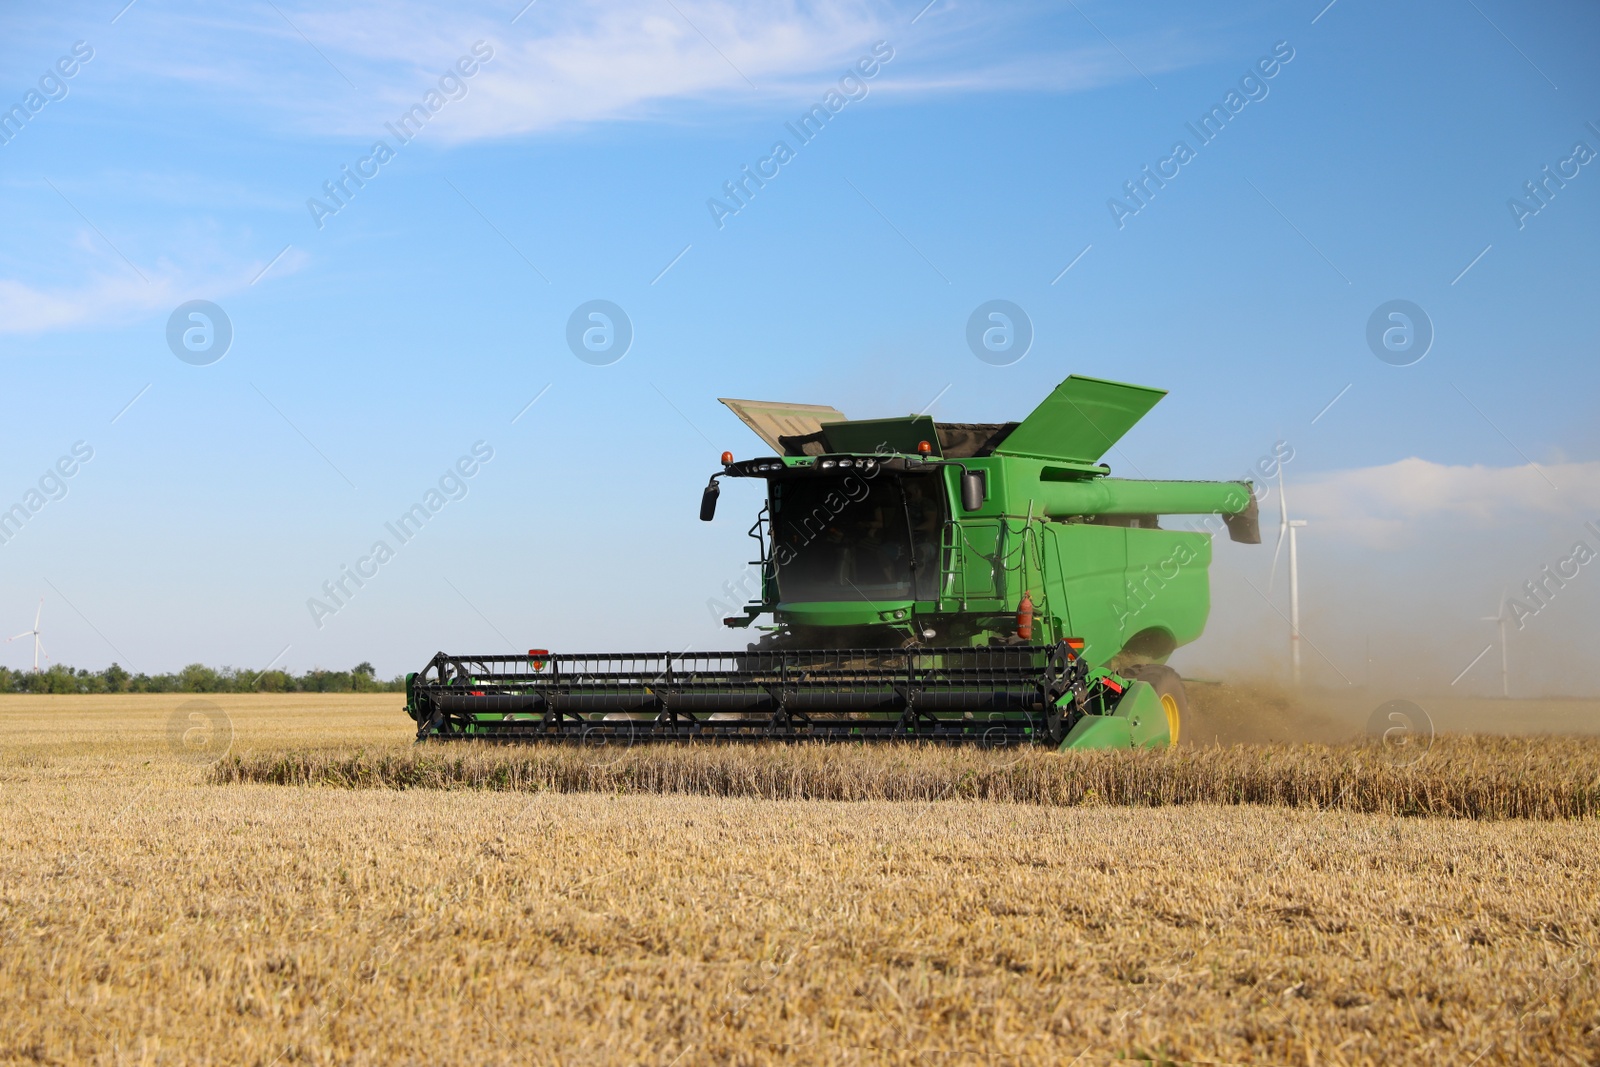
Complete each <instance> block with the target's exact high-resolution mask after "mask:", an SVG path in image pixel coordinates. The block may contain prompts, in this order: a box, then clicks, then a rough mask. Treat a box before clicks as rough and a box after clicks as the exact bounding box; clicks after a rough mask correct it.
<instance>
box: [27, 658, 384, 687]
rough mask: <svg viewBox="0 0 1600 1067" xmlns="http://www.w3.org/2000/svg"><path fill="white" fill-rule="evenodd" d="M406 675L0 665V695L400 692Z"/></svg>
mask: <svg viewBox="0 0 1600 1067" xmlns="http://www.w3.org/2000/svg"><path fill="white" fill-rule="evenodd" d="M405 685H406V680H405V676H404V675H401V676H399V677H397V678H394V679H392V680H390V681H387V682H386V681H382V680H381V679H379V678H378V677H377V671H376V670H375V669H374V668H373V666H372V664H370V663H365V662H363V663H358V664H356V665H355V666H354V667H351V668H350V669H349V670H347V671H326V670H322V669H321V668H313V669H311V670H309V671H306V672H305V673H304V674H291V673H290V672H288V671H274V670H268V671H249V670H240V669H238V668H234V667H221V668H213V667H207V666H206V665H205V664H203V663H191V664H189V665H188V666H187V667H185V668H183V669H182V670H180V671H177V672H176V673H173V674H144V673H143V672H140V673H137V674H135V673H133V672H131V671H128V670H127V669H126V668H124V667H121V666H119V665H118V664H115V663H113V664H112V665H111V666H109V667H107V668H106V669H105V670H103V671H90V670H84V669H82V668H79V669H77V670H74V669H73V668H71V667H68V666H66V665H65V664H60V663H57V664H52V665H51V666H50V667H49V668H47V669H45V670H42V671H14V670H11V669H10V668H9V667H0V693H398V692H403V691H404V690H405Z"/></svg>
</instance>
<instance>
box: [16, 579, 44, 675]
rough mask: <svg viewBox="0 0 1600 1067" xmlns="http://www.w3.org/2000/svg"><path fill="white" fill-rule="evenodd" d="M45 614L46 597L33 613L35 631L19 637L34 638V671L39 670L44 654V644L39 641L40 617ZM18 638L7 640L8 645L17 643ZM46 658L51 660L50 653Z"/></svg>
mask: <svg viewBox="0 0 1600 1067" xmlns="http://www.w3.org/2000/svg"><path fill="white" fill-rule="evenodd" d="M43 614H44V597H40V598H39V610H38V611H36V612H34V613H33V629H31V630H24V631H22V632H21V633H20V634H18V635H17V637H32V638H33V669H34V670H35V671H38V669H39V653H41V652H44V644H43V643H42V642H41V641H40V640H39V617H40V616H41V615H43ZM17 637H8V638H6V644H8V645H9V644H10V643H11V642H13V641H15V640H16V639H17ZM44 654H45V658H46V659H48V658H50V653H48V652H45V653H44Z"/></svg>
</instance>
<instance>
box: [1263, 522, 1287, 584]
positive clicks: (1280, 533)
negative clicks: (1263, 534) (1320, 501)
mask: <svg viewBox="0 0 1600 1067" xmlns="http://www.w3.org/2000/svg"><path fill="white" fill-rule="evenodd" d="M1288 532H1289V525H1288V523H1284V524H1283V525H1282V526H1279V527H1278V543H1277V545H1275V546H1274V547H1273V549H1272V573H1270V574H1268V575H1267V592H1268V593H1270V592H1272V583H1274V582H1276V581H1277V580H1278V553H1280V552H1282V551H1283V535H1284V534H1286V533H1288Z"/></svg>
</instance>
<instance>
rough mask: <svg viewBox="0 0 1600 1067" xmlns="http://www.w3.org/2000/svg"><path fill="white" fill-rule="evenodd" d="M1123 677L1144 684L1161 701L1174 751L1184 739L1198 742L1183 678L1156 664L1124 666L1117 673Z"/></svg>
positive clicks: (1170, 742) (1198, 732)
mask: <svg viewBox="0 0 1600 1067" xmlns="http://www.w3.org/2000/svg"><path fill="white" fill-rule="evenodd" d="M1117 673H1119V674H1121V675H1122V676H1123V677H1124V678H1131V679H1133V680H1135V681H1140V682H1148V683H1149V684H1150V688H1152V689H1154V690H1155V691H1156V698H1157V699H1158V700H1160V701H1161V710H1162V711H1163V712H1165V713H1166V716H1167V736H1168V738H1170V741H1169V742H1168V744H1169V745H1170V746H1171V747H1173V748H1176V747H1178V745H1179V744H1181V743H1183V742H1184V741H1185V740H1191V743H1193V742H1194V741H1198V740H1199V738H1200V737H1201V736H1202V734H1201V732H1200V731H1199V730H1197V729H1195V727H1196V726H1197V725H1198V723H1196V722H1194V716H1193V713H1192V712H1191V710H1190V707H1189V695H1188V694H1187V693H1186V692H1184V689H1183V678H1182V677H1181V676H1180V675H1179V674H1178V672H1177V671H1175V670H1173V669H1172V668H1171V667H1168V666H1165V665H1163V664H1160V663H1140V664H1138V665H1136V666H1133V667H1124V668H1123V669H1122V670H1121V671H1119V672H1117Z"/></svg>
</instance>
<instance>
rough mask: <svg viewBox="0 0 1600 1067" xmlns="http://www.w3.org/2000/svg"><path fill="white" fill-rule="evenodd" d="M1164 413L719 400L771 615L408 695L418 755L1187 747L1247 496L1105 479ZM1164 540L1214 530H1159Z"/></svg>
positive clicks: (1130, 408) (531, 659) (1104, 403)
mask: <svg viewBox="0 0 1600 1067" xmlns="http://www.w3.org/2000/svg"><path fill="white" fill-rule="evenodd" d="M1165 395H1166V393H1165V391H1164V390H1159V389H1150V388H1145V387H1142V386H1137V385H1124V384H1121V383H1118V382H1109V381H1102V380H1100V379H1096V378H1084V377H1079V376H1077V375H1074V376H1072V377H1070V378H1068V379H1067V380H1066V381H1065V382H1062V383H1061V385H1059V386H1058V387H1057V388H1056V389H1055V390H1054V391H1053V392H1052V393H1051V394H1050V396H1049V397H1047V398H1046V399H1045V401H1044V403H1042V404H1040V405H1039V407H1038V408H1037V409H1035V410H1034V412H1033V413H1032V414H1031V415H1029V416H1028V417H1027V418H1026V419H1024V420H1022V421H1021V422H1020V423H1003V424H974V423H937V422H935V421H934V420H933V419H932V418H930V417H928V416H926V415H912V416H907V417H904V418H891V419H863V420H850V419H846V418H845V417H844V416H843V415H841V414H840V413H839V412H837V411H835V410H833V409H832V408H827V407H817V406H812V405H795V404H773V403H765V402H758V401H746V400H724V401H723V403H724V404H726V405H727V406H728V407H729V408H731V409H732V410H733V411H734V413H735V414H737V415H738V416H739V417H740V418H741V419H743V420H744V422H745V423H746V424H747V425H749V427H750V428H751V429H753V430H754V431H755V432H756V433H757V434H758V435H759V436H760V437H761V439H762V440H763V441H765V442H766V443H767V445H768V446H770V447H771V448H772V449H774V450H775V451H776V452H777V453H778V454H777V455H773V456H766V457H763V458H759V459H748V460H740V461H738V462H735V461H734V458H733V456H732V454H731V453H727V452H724V453H723V454H722V469H721V470H720V471H718V472H717V473H715V474H713V475H712V476H711V483H710V484H709V485H707V486H706V489H705V494H704V496H703V498H702V500H701V504H700V518H701V519H704V520H706V521H710V520H711V518H712V517H713V515H714V513H715V511H716V504H717V496H718V493H719V492H720V485H719V483H718V479H720V478H759V479H763V480H765V482H766V489H767V503H766V506H765V508H763V510H762V511H761V513H760V514H759V515H758V516H757V517H756V521H755V523H754V525H752V526H751V528H750V536H751V537H752V538H754V539H755V541H756V543H757V544H758V545H759V546H760V559H759V560H758V561H754V562H758V563H759V565H760V567H761V598H760V600H759V601H756V602H753V603H750V604H748V605H746V606H745V608H744V614H742V615H737V616H735V617H733V618H729V619H724V620H723V621H724V623H725V624H726V625H727V626H730V627H733V628H737V629H742V628H748V627H750V626H751V625H752V624H753V623H754V622H755V621H756V620H757V619H759V618H760V617H762V616H763V615H771V616H772V620H773V622H772V624H771V625H768V626H761V627H759V629H760V630H762V631H764V633H763V635H762V636H761V637H760V639H759V640H757V641H756V642H754V643H752V644H750V645H749V646H748V647H747V648H746V649H745V650H744V651H738V652H682V653H665V652H652V653H602V654H576V655H558V654H551V653H550V652H548V651H547V650H544V649H534V650H532V651H529V652H528V653H527V654H526V655H499V656H495V655H491V656H453V655H447V654H445V653H443V652H441V653H439V654H438V655H437V656H435V657H434V658H433V660H432V661H431V662H430V663H429V664H428V665H427V667H426V668H424V669H423V670H422V671H421V672H420V673H418V674H413V675H408V676H407V679H406V697H407V705H406V710H407V712H408V713H409V714H410V715H411V717H412V719H414V720H415V721H416V722H417V724H418V730H417V738H418V740H419V741H420V740H424V739H427V738H477V739H489V740H505V741H567V742H574V741H576V742H584V743H588V744H629V743H634V742H642V741H669V740H670V741H697V740H704V741H712V740H761V739H771V740H815V741H824V740H826V741H867V740H892V741H911V740H931V741H941V742H972V743H978V744H984V745H990V746H1000V745H1014V744H1048V745H1051V746H1059V747H1060V748H1063V749H1069V748H1116V747H1129V746H1136V747H1141V746H1142V747H1155V746H1165V745H1172V744H1176V743H1177V742H1178V740H1179V739H1180V738H1181V737H1183V736H1184V734H1185V733H1186V732H1189V731H1188V730H1186V727H1185V716H1186V714H1187V713H1188V702H1187V700H1186V698H1185V695H1184V689H1183V683H1182V681H1181V680H1180V678H1179V677H1178V675H1177V673H1176V672H1175V671H1173V670H1172V669H1171V668H1169V667H1167V666H1165V662H1166V659H1167V657H1168V656H1170V655H1171V653H1172V651H1173V650H1174V649H1176V648H1177V647H1178V646H1179V645H1183V644H1186V643H1187V642H1190V641H1193V640H1195V639H1196V638H1197V637H1199V636H1200V634H1201V631H1202V630H1203V629H1204V627H1205V621H1206V614H1207V611H1208V610H1209V608H1210V583H1209V579H1208V576H1207V568H1208V566H1209V565H1210V562H1211V533H1212V532H1220V531H1221V530H1222V529H1223V527H1224V526H1225V527H1226V528H1227V530H1228V533H1229V534H1230V536H1231V537H1232V538H1233V540H1235V541H1242V542H1245V543H1248V544H1259V543H1260V540H1261V538H1260V532H1259V528H1258V525H1259V524H1258V520H1257V509H1256V498H1255V495H1254V491H1253V489H1252V487H1251V485H1250V483H1248V482H1181V481H1167V482H1162V481H1142V480H1140V481H1135V480H1129V479H1123V478H1112V477H1109V476H1108V475H1109V474H1110V468H1109V467H1108V466H1106V465H1105V464H1104V463H1101V462H1100V458H1101V457H1102V456H1104V455H1105V454H1106V452H1108V451H1109V450H1110V449H1111V448H1112V446H1114V445H1115V444H1116V443H1117V441H1118V440H1119V439H1121V437H1122V436H1123V435H1124V434H1125V433H1127V432H1128V430H1129V429H1131V428H1132V427H1133V425H1134V424H1135V423H1137V422H1138V421H1139V420H1140V419H1141V418H1143V417H1144V415H1145V414H1146V413H1147V412H1148V411H1149V410H1150V409H1151V408H1152V407H1154V406H1155V404H1156V402H1157V401H1159V400H1160V399H1161V398H1162V397H1163V396H1165ZM1161 515H1192V516H1205V518H1204V519H1198V520H1191V523H1190V525H1191V527H1193V528H1192V529H1190V530H1187V531H1180V530H1164V529H1161V528H1160V526H1159V524H1158V523H1157V516H1161Z"/></svg>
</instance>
